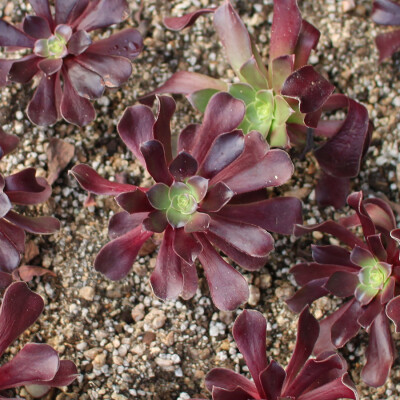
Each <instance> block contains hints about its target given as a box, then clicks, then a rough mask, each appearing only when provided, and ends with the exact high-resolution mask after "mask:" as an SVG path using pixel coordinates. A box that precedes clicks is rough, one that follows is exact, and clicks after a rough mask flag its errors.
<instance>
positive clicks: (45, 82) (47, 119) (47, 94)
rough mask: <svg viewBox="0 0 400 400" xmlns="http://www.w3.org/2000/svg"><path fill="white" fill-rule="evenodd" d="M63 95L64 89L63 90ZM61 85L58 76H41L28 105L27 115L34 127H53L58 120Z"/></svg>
mask: <svg viewBox="0 0 400 400" xmlns="http://www.w3.org/2000/svg"><path fill="white" fill-rule="evenodd" d="M64 95H65V89H64ZM60 96H61V85H60V76H59V74H58V73H57V74H53V75H51V76H43V77H42V79H41V80H40V82H39V86H38V87H37V89H36V91H35V94H34V95H33V97H32V100H31V101H30V102H29V104H28V108H27V114H28V117H29V119H30V120H31V121H32V122H33V123H34V124H36V125H40V126H49V125H53V124H55V123H56V122H57V120H58V119H59V102H60Z"/></svg>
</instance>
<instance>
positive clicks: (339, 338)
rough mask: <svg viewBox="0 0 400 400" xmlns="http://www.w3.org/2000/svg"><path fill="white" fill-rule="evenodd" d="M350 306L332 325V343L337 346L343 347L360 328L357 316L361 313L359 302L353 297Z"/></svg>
mask: <svg viewBox="0 0 400 400" xmlns="http://www.w3.org/2000/svg"><path fill="white" fill-rule="evenodd" d="M349 303H350V306H349V307H348V308H347V309H346V312H345V313H344V314H342V315H341V316H340V317H339V318H338V319H337V321H336V322H335V323H334V324H333V325H332V331H331V332H332V343H333V344H334V345H335V346H336V347H337V348H340V347H343V346H344V345H345V344H346V343H347V342H348V341H349V340H350V339H352V338H353V337H354V336H356V335H357V333H358V331H359V330H360V325H359V323H358V321H357V320H358V318H359V316H360V315H361V313H362V308H361V304H360V303H359V302H358V301H357V300H355V299H353V300H350V302H349Z"/></svg>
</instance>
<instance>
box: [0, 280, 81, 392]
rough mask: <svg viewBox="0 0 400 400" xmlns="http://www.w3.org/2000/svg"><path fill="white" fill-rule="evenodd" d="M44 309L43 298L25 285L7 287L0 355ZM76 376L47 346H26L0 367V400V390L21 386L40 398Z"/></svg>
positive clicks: (0, 310) (69, 363) (0, 313)
mask: <svg viewBox="0 0 400 400" xmlns="http://www.w3.org/2000/svg"><path fill="white" fill-rule="evenodd" d="M43 307H44V302H43V299H42V298H41V297H40V296H39V295H38V294H36V293H34V292H32V291H31V290H30V289H29V288H28V287H27V285H26V283H24V282H16V283H13V284H11V285H10V286H9V287H8V289H7V290H6V291H5V293H4V297H3V302H2V304H1V308H0V338H1V339H0V355H2V354H4V352H5V351H6V349H7V348H8V347H9V346H10V344H11V343H12V342H13V341H14V340H15V339H17V337H18V336H20V335H21V334H22V333H23V332H24V331H25V330H27V329H28V328H29V327H30V326H31V325H32V324H33V323H34V322H35V321H36V320H37V319H38V317H39V315H40V314H41V312H42V310H43ZM77 374H78V372H77V369H76V366H75V364H74V363H73V362H72V361H69V360H60V359H59V357H58V354H57V352H56V351H55V350H54V349H53V348H52V347H50V346H49V345H47V344H39V343H28V344H26V345H25V346H24V347H23V348H22V350H21V351H20V352H19V353H18V354H17V355H16V356H15V357H14V358H12V359H11V361H9V362H7V363H6V364H4V365H2V366H1V367H0V397H1V392H2V391H3V390H5V389H11V388H15V387H20V386H25V388H26V390H27V391H28V392H29V393H30V394H32V395H33V396H34V397H41V396H44V395H45V394H46V393H47V392H48V391H49V390H50V388H51V387H57V386H67V385H69V384H70V383H72V382H73V381H74V380H75V379H76V377H77ZM1 398H2V399H3V398H4V399H5V397H1Z"/></svg>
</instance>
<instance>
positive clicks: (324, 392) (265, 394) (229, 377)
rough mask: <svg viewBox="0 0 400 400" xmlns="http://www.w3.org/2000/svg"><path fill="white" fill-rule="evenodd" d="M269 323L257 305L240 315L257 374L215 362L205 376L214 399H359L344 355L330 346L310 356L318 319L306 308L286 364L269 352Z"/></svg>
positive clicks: (238, 336)
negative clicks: (267, 338)
mask: <svg viewBox="0 0 400 400" xmlns="http://www.w3.org/2000/svg"><path fill="white" fill-rule="evenodd" d="M266 329H267V324H266V320H265V318H264V317H263V316H262V314H261V313H259V312H258V311H250V310H244V311H243V312H242V313H241V314H240V315H239V317H238V318H237V319H236V321H235V323H234V325H233V337H234V339H235V341H236V344H237V347H238V349H239V351H240V352H241V353H242V355H243V357H244V360H245V362H246V364H247V366H248V368H249V371H250V374H251V376H252V378H253V380H252V381H251V380H249V379H247V378H245V377H244V376H242V375H239V374H237V373H236V372H233V371H231V370H229V369H225V368H214V369H212V370H211V371H210V372H209V373H208V374H207V376H206V387H207V389H208V390H209V391H210V392H211V393H212V399H213V400H253V399H254V400H258V399H263V400H286V399H287V400H322V399H323V400H338V399H342V398H344V397H345V398H348V399H358V395H357V391H356V389H355V386H354V384H353V382H351V380H350V378H349V376H348V374H347V364H346V362H345V361H344V359H343V358H342V357H341V356H339V355H338V354H336V353H335V352H326V353H324V354H321V355H319V356H318V357H316V358H314V359H310V356H311V354H312V351H313V348H314V345H315V343H316V341H317V338H318V333H319V325H318V322H317V320H316V319H315V318H314V317H313V316H312V315H311V314H310V313H309V311H308V310H307V309H304V310H303V311H302V313H301V314H300V318H299V322H298V329H297V341H296V346H295V349H294V352H293V354H292V357H291V359H290V361H289V364H288V366H287V367H286V369H283V368H282V367H281V366H280V365H279V364H278V363H277V362H276V361H274V360H270V359H269V357H267V355H266V350H267V349H266V344H265V343H266ZM193 400H194V399H193Z"/></svg>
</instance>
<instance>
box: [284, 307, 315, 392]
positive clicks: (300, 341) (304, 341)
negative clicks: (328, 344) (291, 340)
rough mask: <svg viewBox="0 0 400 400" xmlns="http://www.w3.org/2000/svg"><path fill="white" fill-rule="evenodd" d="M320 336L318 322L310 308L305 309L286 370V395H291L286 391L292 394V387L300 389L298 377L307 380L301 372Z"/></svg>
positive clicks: (301, 315) (300, 318)
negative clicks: (297, 383) (296, 381)
mask: <svg viewBox="0 0 400 400" xmlns="http://www.w3.org/2000/svg"><path fill="white" fill-rule="evenodd" d="M318 335H319V324H318V321H317V320H316V319H315V318H314V317H313V316H312V315H311V314H310V311H309V310H308V308H305V309H304V310H303V311H302V312H301V314H300V317H299V322H298V327H297V339H296V346H295V349H294V351H293V354H292V357H291V359H290V362H289V364H288V366H287V368H286V380H285V387H284V389H283V391H284V392H285V393H286V394H291V393H287V390H285V389H289V390H288V391H289V392H290V387H295V386H296V387H298V385H295V384H294V380H295V378H296V377H297V376H298V377H299V378H300V375H301V376H302V378H303V379H302V380H303V381H304V380H305V376H303V373H302V372H300V370H301V369H302V368H303V366H304V364H305V363H306V361H307V360H308V358H309V357H310V356H311V354H312V352H313V349H314V345H315V343H316V342H317V339H318ZM299 372H300V374H299ZM298 374H299V375H298ZM307 386H308V385H306V387H307Z"/></svg>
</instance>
